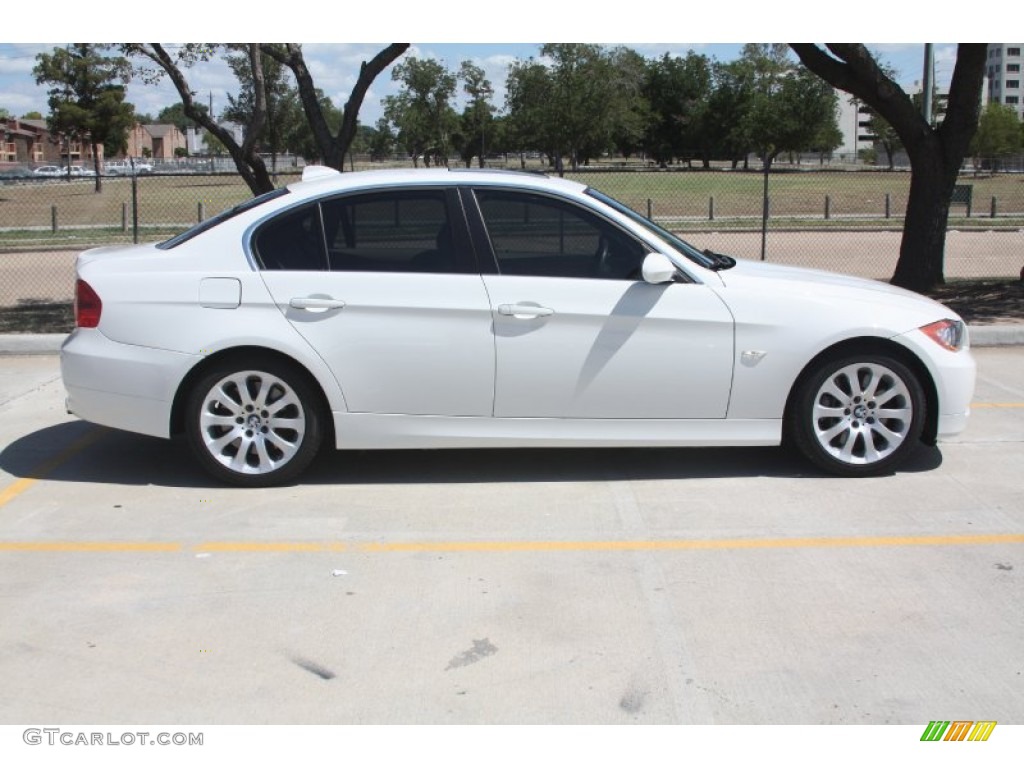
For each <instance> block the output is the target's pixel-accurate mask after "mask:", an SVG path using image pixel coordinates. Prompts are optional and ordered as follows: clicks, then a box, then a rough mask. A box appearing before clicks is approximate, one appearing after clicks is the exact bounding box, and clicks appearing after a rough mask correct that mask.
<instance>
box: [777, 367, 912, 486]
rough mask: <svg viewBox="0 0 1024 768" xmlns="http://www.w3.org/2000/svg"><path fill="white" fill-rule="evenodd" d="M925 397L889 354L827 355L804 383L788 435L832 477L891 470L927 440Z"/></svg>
mask: <svg viewBox="0 0 1024 768" xmlns="http://www.w3.org/2000/svg"><path fill="white" fill-rule="evenodd" d="M926 407H927V405H926V397H925V393H924V388H923V387H922V386H921V382H920V381H919V380H918V378H917V376H916V375H915V374H914V373H913V371H911V370H910V369H909V368H908V367H907V366H906V365H904V364H903V363H901V362H900V361H899V360H896V359H894V358H892V357H888V356H886V355H883V354H871V353H864V354H855V355H847V356H843V357H839V358H835V359H832V360H826V361H824V362H822V363H821V364H820V365H818V366H817V367H816V368H815V369H813V370H812V371H810V372H809V373H808V375H807V376H805V377H804V379H803V380H802V381H801V382H800V383H799V385H798V387H797V390H796V393H795V397H794V399H793V401H792V406H791V409H790V412H789V414H788V419H787V423H786V436H787V437H788V438H789V439H790V441H791V442H792V444H793V445H794V446H795V447H796V448H797V449H798V450H799V451H800V452H801V453H802V454H803V455H804V456H806V457H807V458H808V459H809V460H810V461H812V462H813V463H814V464H815V465H817V466H818V467H820V468H821V469H823V470H825V471H826V472H828V473H830V474H834V475H841V476H844V477H870V476H874V475H883V474H887V473H889V472H892V471H893V470H894V469H896V468H897V467H898V466H899V465H900V464H902V463H903V462H904V461H906V459H907V457H909V456H910V455H911V454H912V453H913V452H914V451H915V450H917V448H918V447H919V446H920V443H921V431H922V429H923V428H924V421H925V412H926Z"/></svg>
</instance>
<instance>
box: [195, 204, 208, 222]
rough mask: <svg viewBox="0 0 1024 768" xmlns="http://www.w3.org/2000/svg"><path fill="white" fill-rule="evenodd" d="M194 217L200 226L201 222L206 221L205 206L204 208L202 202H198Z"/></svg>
mask: <svg viewBox="0 0 1024 768" xmlns="http://www.w3.org/2000/svg"><path fill="white" fill-rule="evenodd" d="M196 216H197V217H198V218H199V223H200V224H202V223H203V221H205V220H206V206H204V205H203V204H202V202H200V203H199V205H198V208H197V210H196Z"/></svg>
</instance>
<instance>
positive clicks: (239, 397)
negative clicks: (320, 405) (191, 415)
mask: <svg viewBox="0 0 1024 768" xmlns="http://www.w3.org/2000/svg"><path fill="white" fill-rule="evenodd" d="M199 432H200V435H201V439H202V442H203V445H204V446H205V448H206V450H207V451H208V452H209V455H210V456H211V457H212V458H213V459H214V460H215V461H217V462H219V463H220V464H222V465H223V466H224V467H225V468H227V469H229V470H231V471H232V472H238V473H241V474H247V475H263V474H266V473H268V472H272V471H274V470H276V469H279V468H280V467H282V466H284V465H285V464H287V463H288V462H289V461H291V460H292V459H293V458H294V457H295V455H296V454H297V453H298V452H299V450H300V449H301V447H302V443H303V438H304V437H305V434H306V415H305V412H304V411H303V407H302V402H301V401H300V400H299V397H298V396H297V395H296V393H295V390H294V389H292V387H291V386H290V385H289V384H288V383H287V382H286V381H284V380H283V379H281V378H279V377H277V376H275V375H273V374H271V373H267V372H265V371H238V372H237V373H232V374H231V375H229V376H225V377H224V378H222V379H221V380H220V381H218V382H217V383H216V384H215V385H214V386H213V387H211V388H210V389H209V390H208V391H207V392H206V394H205V396H204V397H203V401H202V405H201V407H200V411H199Z"/></svg>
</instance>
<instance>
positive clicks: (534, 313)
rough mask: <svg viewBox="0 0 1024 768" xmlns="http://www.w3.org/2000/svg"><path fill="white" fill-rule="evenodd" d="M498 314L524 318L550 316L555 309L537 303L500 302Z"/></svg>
mask: <svg viewBox="0 0 1024 768" xmlns="http://www.w3.org/2000/svg"><path fill="white" fill-rule="evenodd" d="M498 314H499V315H505V316H506V317H514V318H517V319H519V320H523V319H529V318H534V317H549V316H551V315H553V314H555V310H553V309H551V308H549V307H539V306H537V305H536V304H499V305H498Z"/></svg>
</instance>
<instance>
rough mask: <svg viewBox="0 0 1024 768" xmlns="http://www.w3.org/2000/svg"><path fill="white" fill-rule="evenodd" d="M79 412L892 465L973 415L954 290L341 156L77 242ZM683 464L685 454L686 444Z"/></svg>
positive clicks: (239, 456)
mask: <svg viewBox="0 0 1024 768" xmlns="http://www.w3.org/2000/svg"><path fill="white" fill-rule="evenodd" d="M76 276H77V281H76V301H75V321H76V328H75V330H74V331H73V332H72V333H71V335H70V336H69V337H68V338H67V340H66V341H65V342H64V345H63V348H62V352H61V369H62V375H63V379H64V385H65V388H66V390H67V393H68V401H67V402H68V409H69V411H70V412H71V413H74V414H77V415H78V416H79V417H81V418H83V419H85V420H87V421H92V422H95V423H98V424H104V425H107V426H110V427H115V428H119V429H124V430H129V431H133V432H138V433H142V434H147V435H155V436H159V437H164V438H170V437H172V436H174V435H183V436H184V437H185V439H186V440H187V441H188V443H189V444H190V446H191V448H192V450H193V451H194V453H195V456H196V457H197V459H198V461H199V463H200V464H201V465H202V466H203V467H204V468H205V469H206V470H207V471H209V472H210V473H211V474H212V475H214V476H215V477H217V478H220V479H221V480H223V481H226V482H230V483H235V484H238V485H244V486H264V485H273V484H278V483H284V482H288V481H291V480H293V479H294V478H295V477H297V476H298V475H299V474H300V472H302V470H303V469H305V468H306V467H307V465H308V464H309V463H310V461H312V459H313V457H314V455H316V453H317V452H318V450H319V449H320V447H321V443H323V442H325V441H326V442H328V443H333V445H334V447H336V448H339V449H399V448H400V449H409V448H480V447H503V448H507V447H526V448H529V447H538V446H548V447H596V446H616V447H627V446H690V447H694V446H752V445H778V444H780V443H782V442H783V441H786V442H787V443H790V444H791V445H793V446H794V447H795V448H797V449H798V450H799V451H800V452H801V453H802V454H803V455H804V456H805V457H806V458H807V459H809V460H810V461H811V462H813V464H814V465H816V466H817V467H818V468H820V469H823V470H825V471H827V472H830V473H834V474H838V475H844V476H867V475H877V474H883V473H888V472H892V471H893V470H895V469H896V468H898V467H899V466H900V465H901V464H903V462H905V461H906V459H907V458H908V457H909V456H910V455H911V454H912V453H913V452H914V451H915V449H916V448H917V447H918V446H919V445H920V444H921V443H926V444H932V443H934V442H935V441H936V439H937V438H938V437H941V436H945V435H953V434H956V433H958V432H960V431H961V430H962V429H963V428H964V427H965V425H966V423H967V418H968V413H969V407H968V406H969V403H970V401H971V396H972V393H973V389H974V377H975V364H974V360H973V359H972V356H971V354H970V351H969V349H968V346H969V345H968V337H967V329H966V326H965V325H964V323H963V321H962V320H961V319H960V318H959V317H958V316H957V315H956V314H954V313H953V312H952V311H950V310H949V309H947V308H946V307H944V306H942V305H941V304H938V303H936V302H934V301H931V300H930V299H927V298H924V297H922V296H919V295H917V294H914V293H911V292H909V291H904V290H901V289H898V288H895V287H892V286H890V285H887V284H885V283H881V282H876V281H871V280H863V279H858V278H853V277H847V276H842V275H837V274H831V273H827V272H820V271H812V270H805V269H797V268H792V267H784V266H779V265H770V264H764V263H761V262H754V261H745V260H742V259H735V258H732V257H729V256H725V255H722V254H718V253H714V252H712V251H709V250H700V249H698V248H695V247H694V246H692V245H690V244H689V243H686V242H684V241H683V240H681V239H679V238H678V237H677V236H675V235H674V234H672V233H671V232H668V231H666V230H665V229H663V228H662V227H660V226H658V225H657V224H655V223H653V222H651V221H649V220H648V219H646V218H644V217H642V216H641V215H639V214H637V213H635V212H634V211H632V210H630V209H629V208H627V207H626V206H625V205H623V204H621V203H619V202H616V201H615V200H613V199H612V198H610V197H608V196H606V195H604V194H602V193H601V192H599V191H597V190H595V189H593V188H590V187H587V186H585V185H583V184H579V183H576V182H572V181H568V180H564V179H555V178H547V177H544V176H540V175H535V174H529V173H520V172H507V171H506V172H494V171H454V170H453V171H448V170H443V169H442V170H438V169H429V170H407V171H374V172H364V173H346V174H339V173H337V172H336V171H332V170H329V169H326V168H318V167H307V168H306V169H305V171H304V173H303V181H301V182H298V183H295V184H291V185H289V186H287V187H285V188H281V189H277V190H275V191H273V192H270V193H268V194H265V195H262V196H260V197H257V198H255V199H252V200H249V201H246V202H244V203H242V204H240V205H238V206H236V207H235V208H232V209H230V210H227V211H225V212H223V213H221V214H219V215H218V216H215V217H213V218H211V219H208V220H206V221H204V222H203V223H201V224H199V225H197V226H195V227H192V228H191V229H189V230H187V231H186V232H183V233H182V234H180V235H177V236H176V237H172V238H171V239H169V240H166V241H164V242H162V243H156V244H150V245H137V246H121V247H107V248H97V249H93V250H89V251H86V252H84V253H82V254H81V255H80V256H79V257H78V260H77V263H76ZM680 461H685V457H680Z"/></svg>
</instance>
